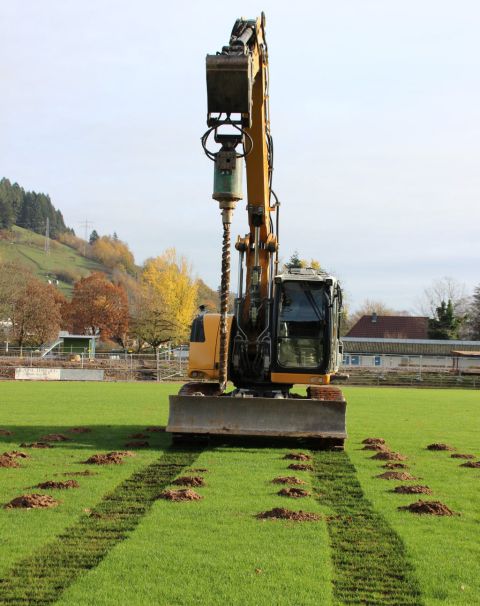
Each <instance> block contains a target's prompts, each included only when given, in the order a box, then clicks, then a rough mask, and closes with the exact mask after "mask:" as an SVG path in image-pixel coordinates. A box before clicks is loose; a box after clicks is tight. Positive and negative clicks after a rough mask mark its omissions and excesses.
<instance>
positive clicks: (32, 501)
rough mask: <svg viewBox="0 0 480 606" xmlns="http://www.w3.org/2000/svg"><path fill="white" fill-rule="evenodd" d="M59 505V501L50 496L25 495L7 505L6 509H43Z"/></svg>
mask: <svg viewBox="0 0 480 606" xmlns="http://www.w3.org/2000/svg"><path fill="white" fill-rule="evenodd" d="M58 504H59V501H57V500H56V499H54V498H53V497H51V496H50V495H48V494H23V495H22V496H21V497H16V498H15V499H12V500H11V501H10V503H7V504H6V505H5V509H17V508H20V509H42V508H47V507H56V506H57V505H58Z"/></svg>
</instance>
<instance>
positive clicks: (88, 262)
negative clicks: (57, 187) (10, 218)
mask: <svg viewBox="0 0 480 606" xmlns="http://www.w3.org/2000/svg"><path fill="white" fill-rule="evenodd" d="M12 232H13V234H14V239H12V240H1V239H0V261H16V262H19V263H22V264H23V265H26V266H27V267H28V268H29V269H30V270H31V271H32V272H33V273H34V274H35V275H36V276H37V277H38V278H40V279H42V280H44V279H45V277H46V276H47V275H48V276H54V275H56V274H57V272H63V273H65V272H67V273H68V274H70V275H71V277H72V278H73V277H75V279H76V280H78V279H80V278H83V277H85V276H88V275H89V274H91V273H92V272H94V271H101V272H104V273H105V272H107V271H108V270H106V268H105V267H104V266H103V265H101V264H100V263H97V262H96V261H93V260H92V259H87V258H85V257H83V256H82V255H81V254H79V253H78V252H77V251H76V250H74V249H73V248H70V247H69V246H65V245H64V244H61V243H60V242H56V241H54V240H51V241H50V253H49V254H48V255H46V254H45V238H44V237H43V236H41V235H40V234H36V233H34V232H33V231H30V230H28V229H23V228H22V227H18V226H16V225H15V226H13V227H12ZM59 288H60V290H61V291H62V292H63V293H64V294H65V295H70V294H71V292H72V284H68V283H67V282H62V281H60V283H59Z"/></svg>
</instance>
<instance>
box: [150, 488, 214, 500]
mask: <svg viewBox="0 0 480 606" xmlns="http://www.w3.org/2000/svg"><path fill="white" fill-rule="evenodd" d="M158 498H159V499H166V500H167V501H199V500H200V499H203V497H202V496H201V495H199V494H198V493H196V492H195V491H194V490H190V489H189V488H184V489H180V490H164V491H163V492H161V493H160V494H159V495H158Z"/></svg>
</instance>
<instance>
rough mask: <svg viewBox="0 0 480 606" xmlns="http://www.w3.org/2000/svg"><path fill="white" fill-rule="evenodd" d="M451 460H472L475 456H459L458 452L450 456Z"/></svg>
mask: <svg viewBox="0 0 480 606" xmlns="http://www.w3.org/2000/svg"><path fill="white" fill-rule="evenodd" d="M450 456H451V457H452V459H474V458H475V455H472V454H460V453H458V452H456V453H454V454H452V455H450Z"/></svg>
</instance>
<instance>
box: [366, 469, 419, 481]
mask: <svg viewBox="0 0 480 606" xmlns="http://www.w3.org/2000/svg"><path fill="white" fill-rule="evenodd" d="M376 477H377V478H380V479H381V480H400V481H402V482H407V481H408V480H418V478H415V477H414V476H412V475H410V474H409V473H408V472H406V471H386V472H385V473H382V474H380V475H379V476H376Z"/></svg>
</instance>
